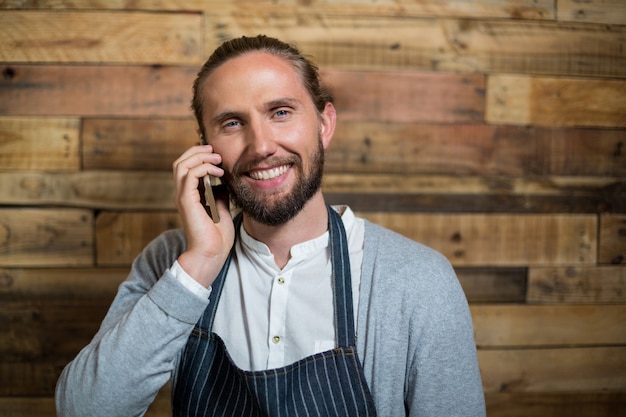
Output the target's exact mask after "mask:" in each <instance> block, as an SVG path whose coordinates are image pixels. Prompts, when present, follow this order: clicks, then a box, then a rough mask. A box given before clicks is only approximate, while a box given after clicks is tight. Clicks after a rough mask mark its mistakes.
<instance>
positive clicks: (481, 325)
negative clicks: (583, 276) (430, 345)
mask: <svg viewBox="0 0 626 417" xmlns="http://www.w3.org/2000/svg"><path fill="white" fill-rule="evenodd" d="M471 312H472V319H473V321H474V331H475V337H476V344H477V345H478V348H479V349H480V348H493V347H497V348H503V347H507V348H511V347H516V348H521V347H548V346H553V347H554V346H559V347H570V346H590V345H613V346H616V345H626V305H605V306H591V305H586V306H581V305H578V306H569V305H558V306H527V305H473V306H471Z"/></svg>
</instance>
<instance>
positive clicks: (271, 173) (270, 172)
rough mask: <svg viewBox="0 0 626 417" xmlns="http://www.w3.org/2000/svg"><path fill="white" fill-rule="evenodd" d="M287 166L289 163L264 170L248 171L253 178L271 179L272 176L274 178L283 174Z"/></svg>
mask: <svg viewBox="0 0 626 417" xmlns="http://www.w3.org/2000/svg"><path fill="white" fill-rule="evenodd" d="M288 168H289V165H282V166H279V167H276V168H272V169H266V170H264V171H253V172H251V173H250V177H252V178H254V179H255V180H263V181H265V180H271V179H272V178H276V177H278V176H279V175H282V174H284V173H285V172H286V171H287V169H288Z"/></svg>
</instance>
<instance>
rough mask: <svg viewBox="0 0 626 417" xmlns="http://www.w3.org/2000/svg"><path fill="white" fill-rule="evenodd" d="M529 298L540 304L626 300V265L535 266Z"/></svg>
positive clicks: (529, 280) (532, 271)
mask: <svg viewBox="0 0 626 417" xmlns="http://www.w3.org/2000/svg"><path fill="white" fill-rule="evenodd" d="M527 301H528V302H529V303H536V304H554V303H565V304H604V303H621V304H626V268H624V267H623V266H563V267H550V266H546V267H531V268H530V269H529V271H528V295H527Z"/></svg>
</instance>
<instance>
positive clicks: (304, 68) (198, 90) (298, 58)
mask: <svg viewBox="0 0 626 417" xmlns="http://www.w3.org/2000/svg"><path fill="white" fill-rule="evenodd" d="M251 52H267V53H269V54H272V55H275V56H277V57H281V58H284V59H285V60H287V61H288V62H289V63H291V65H293V67H294V69H295V70H296V72H297V73H298V75H299V77H300V80H301V81H302V85H303V86H304V87H305V88H306V90H307V91H308V93H309V95H310V96H311V99H312V100H313V104H314V105H315V108H316V109H317V111H318V113H321V112H322V111H323V110H324V108H325V107H326V103H329V102H330V103H332V102H333V97H332V95H331V93H330V91H329V90H328V89H326V88H325V87H324V86H323V85H322V84H321V82H320V78H319V72H318V68H317V66H316V65H315V64H314V63H313V62H311V61H310V60H308V59H307V58H305V57H304V56H302V54H301V53H300V51H298V49H297V48H296V47H294V46H293V45H290V44H287V43H284V42H282V41H279V40H278V39H275V38H270V37H268V36H265V35H257V36H255V37H247V36H242V37H240V38H236V39H232V40H229V41H226V42H224V43H223V44H222V45H221V46H220V47H218V48H217V49H216V50H215V51H214V52H213V54H211V56H210V57H209V59H208V60H207V61H206V62H205V63H204V65H203V66H202V68H201V69H200V72H198V76H197V77H196V80H195V81H194V83H193V100H192V102H191V107H192V109H193V112H194V115H195V116H196V120H197V121H198V126H199V128H200V132H201V133H202V135H205V134H206V132H205V126H204V122H203V121H202V111H203V107H204V99H203V97H202V86H203V84H204V80H206V78H207V77H208V76H209V75H211V74H212V73H213V71H215V70H216V69H217V68H218V67H219V66H220V65H222V64H224V63H225V62H226V61H228V60H230V59H232V58H236V57H240V56H242V55H245V54H247V53H251Z"/></svg>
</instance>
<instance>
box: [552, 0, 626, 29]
mask: <svg viewBox="0 0 626 417" xmlns="http://www.w3.org/2000/svg"><path fill="white" fill-rule="evenodd" d="M557 20H561V21H570V22H585V23H606V24H609V25H623V24H625V23H626V3H625V2H624V1H623V0H558V7H557Z"/></svg>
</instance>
